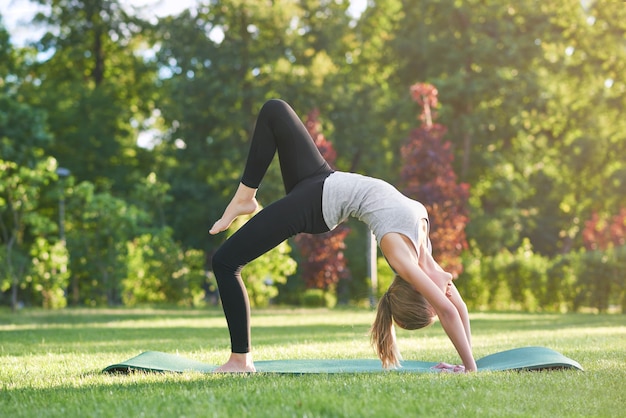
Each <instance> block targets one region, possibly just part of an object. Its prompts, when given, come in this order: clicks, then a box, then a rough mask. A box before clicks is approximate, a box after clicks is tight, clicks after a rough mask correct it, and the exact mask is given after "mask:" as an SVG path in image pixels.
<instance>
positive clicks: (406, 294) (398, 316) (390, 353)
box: [370, 276, 435, 369]
mask: <svg viewBox="0 0 626 418" xmlns="http://www.w3.org/2000/svg"><path fill="white" fill-rule="evenodd" d="M434 320H435V312H434V310H433V308H432V306H431V305H430V303H428V301H427V300H426V298H425V297H424V296H423V295H422V294H421V293H419V292H417V291H416V290H415V289H413V287H412V286H411V284H410V283H408V282H407V281H406V280H404V279H402V278H401V277H400V276H396V277H395V278H394V279H393V282H392V283H391V286H389V289H388V290H387V292H386V293H385V294H384V295H383V297H382V298H381V299H380V301H379V302H378V308H377V311H376V319H375V320H374V323H373V324H372V328H371V330H370V333H371V342H372V345H373V346H374V349H375V350H376V353H377V354H378V357H379V358H380V360H381V361H382V362H383V367H384V368H385V369H389V368H395V367H399V366H400V361H401V360H402V356H401V355H400V351H399V350H398V345H397V343H396V332H395V328H394V325H393V323H394V322H395V323H396V324H397V325H398V326H399V327H400V328H404V329H407V330H415V329H420V328H424V327H427V326H429V325H431V324H432V323H433V321H434Z"/></svg>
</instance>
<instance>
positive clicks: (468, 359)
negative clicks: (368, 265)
mask: <svg viewBox="0 0 626 418" xmlns="http://www.w3.org/2000/svg"><path fill="white" fill-rule="evenodd" d="M381 249H382V252H383V254H384V255H385V257H386V258H387V261H388V262H389V264H390V265H391V267H392V268H393V269H394V270H395V271H396V273H398V275H399V276H400V277H402V278H403V279H404V280H407V281H408V282H409V283H411V284H412V285H413V287H414V288H415V290H416V291H418V292H420V293H421V294H422V295H423V296H424V297H425V298H426V300H428V302H429V303H430V304H431V305H432V307H433V309H434V310H435V312H436V313H437V316H438V317H439V321H440V322H441V325H442V327H443V329H444V330H445V332H446V334H447V335H448V337H449V338H450V340H451V341H452V344H453V345H454V347H455V348H456V350H457V352H458V353H459V356H460V357H461V360H462V361H463V365H464V366H465V370H466V371H475V370H476V362H475V360H474V356H473V354H472V348H471V344H470V341H469V339H468V336H467V333H466V332H467V330H466V326H465V324H464V321H463V319H462V315H461V313H460V312H459V309H458V307H457V306H456V305H455V304H454V303H453V302H452V300H451V299H448V297H447V296H446V295H445V292H444V291H442V289H440V288H439V286H437V285H436V284H435V282H434V281H433V280H431V279H430V278H429V277H428V275H427V274H426V273H425V272H424V271H423V270H422V268H421V267H420V266H419V263H418V255H417V254H416V252H415V250H414V249H413V245H412V244H411V243H410V241H409V240H408V238H406V237H404V236H403V235H401V234H397V233H389V234H387V235H385V236H384V237H383V238H382V240H381ZM457 293H458V292H457ZM459 297H460V295H459Z"/></svg>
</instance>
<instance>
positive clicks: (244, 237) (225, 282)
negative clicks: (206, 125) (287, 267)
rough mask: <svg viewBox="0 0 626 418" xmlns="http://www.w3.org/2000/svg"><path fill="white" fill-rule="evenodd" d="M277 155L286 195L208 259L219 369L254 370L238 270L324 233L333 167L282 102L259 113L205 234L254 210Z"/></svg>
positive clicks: (246, 305) (246, 304)
mask: <svg viewBox="0 0 626 418" xmlns="http://www.w3.org/2000/svg"><path fill="white" fill-rule="evenodd" d="M276 151H278V156H279V161H280V167H281V172H282V177H283V183H284V186H285V191H286V192H287V196H285V197H284V198H283V199H281V200H279V201H277V202H275V203H273V204H271V205H269V206H268V207H266V208H265V209H263V210H262V211H261V212H259V213H258V214H257V215H256V216H254V217H253V218H252V219H251V220H250V221H248V222H247V223H246V224H245V225H244V226H243V227H241V228H240V229H239V230H238V231H237V232H236V233H235V234H233V235H232V236H231V237H230V238H229V239H228V240H227V241H226V242H225V243H224V244H223V245H222V246H221V247H220V248H219V249H218V251H217V252H216V253H215V255H214V256H213V272H214V273H215V277H216V279H217V283H218V287H219V291H220V297H221V299H222V306H223V308H224V314H225V316H226V321H227V323H228V328H229V332H230V336H231V350H232V354H231V359H230V360H229V361H228V362H227V363H226V364H225V365H224V366H222V367H221V368H220V369H218V371H253V370H254V365H253V363H252V359H251V356H249V352H250V305H249V300H248V295H247V292H246V288H245V285H244V283H243V281H242V279H241V270H242V269H243V267H244V266H245V265H246V264H247V263H249V262H250V261H252V260H254V259H255V258H257V257H259V256H260V255H262V254H264V253H265V252H267V251H269V250H271V249H272V248H274V247H276V246H277V245H278V244H280V243H281V242H283V241H284V240H286V239H287V238H289V237H291V236H293V235H296V234H297V233H300V232H309V233H321V232H326V231H328V227H327V226H326V224H325V223H324V220H323V216H322V210H321V200H322V199H321V197H322V188H323V184H324V179H325V178H326V177H327V176H328V175H330V173H332V169H331V168H330V166H329V165H328V163H327V162H326V161H325V160H324V158H323V157H322V155H321V154H320V152H319V151H318V149H317V147H316V145H315V143H314V142H313V140H312V138H311V136H310V135H309V133H308V132H307V130H306V128H305V126H304V125H303V124H302V122H301V121H300V119H299V118H298V116H297V115H296V113H295V112H294V111H293V109H291V107H289V105H288V104H287V103H285V102H284V101H282V100H270V101H268V102H267V103H265V105H264V106H263V108H262V109H261V111H260V112H259V117H258V119H257V124H256V126H255V130H254V134H253V137H252V143H251V146H250V152H249V154H248V159H247V162H246V167H245V170H244V174H243V176H242V180H241V184H240V185H239V188H238V189H237V192H236V193H235V196H234V197H233V200H232V201H231V203H230V204H229V206H228V207H227V209H226V211H225V212H224V215H223V216H222V218H221V219H220V220H218V221H217V222H216V223H215V225H214V226H213V228H211V230H210V231H209V232H210V233H212V234H215V233H218V232H220V231H223V230H225V229H226V228H228V226H229V225H230V224H231V222H232V221H233V220H234V219H235V218H236V217H237V216H239V215H242V214H244V213H252V212H253V211H254V210H255V209H256V207H257V204H256V199H255V194H256V189H257V188H258V187H259V185H260V183H261V180H262V179H263V177H264V175H265V173H266V171H267V169H268V167H269V165H270V163H271V162H272V160H273V158H274V155H275V154H276Z"/></svg>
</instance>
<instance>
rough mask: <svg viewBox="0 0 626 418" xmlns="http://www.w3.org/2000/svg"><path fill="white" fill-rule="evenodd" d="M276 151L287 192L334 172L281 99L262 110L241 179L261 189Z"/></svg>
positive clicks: (267, 104) (302, 125) (268, 104)
mask: <svg viewBox="0 0 626 418" xmlns="http://www.w3.org/2000/svg"><path fill="white" fill-rule="evenodd" d="M276 150H278V158H279V161H280V170H281V173H282V177H283V184H284V186H285V192H286V193H289V192H290V191H291V190H292V189H293V188H294V187H295V185H296V184H298V183H299V182H300V181H302V180H303V179H305V178H307V177H310V176H314V175H316V174H322V173H323V172H328V173H330V172H332V169H331V168H330V166H329V165H328V163H327V162H326V160H324V157H322V155H321V154H320V152H319V150H318V149H317V146H316V145H315V142H314V141H313V139H312V138H311V135H309V132H308V131H307V130H306V127H305V126H304V124H303V123H302V121H301V120H300V118H299V117H298V115H296V112H294V110H293V109H292V108H291V107H290V106H289V105H288V104H287V103H286V102H284V101H282V100H278V99H274V100H269V101H267V102H266V103H265V104H264V105H263V107H262V108H261V111H260V112H259V116H258V118H257V122H256V126H255V127H254V134H253V135H252V143H251V144H250V151H249V153H248V160H247V162H246V168H245V170H244V173H243V177H242V178H241V182H242V183H243V184H245V185H246V186H248V187H250V188H253V189H256V188H258V187H259V185H260V184H261V180H262V179H263V176H264V175H265V172H266V171H267V168H268V167H269V165H270V163H271V162H272V159H273V158H274V154H275V153H276Z"/></svg>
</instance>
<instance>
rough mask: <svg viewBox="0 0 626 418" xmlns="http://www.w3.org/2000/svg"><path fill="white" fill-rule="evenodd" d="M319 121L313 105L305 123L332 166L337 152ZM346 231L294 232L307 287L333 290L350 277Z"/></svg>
mask: <svg viewBox="0 0 626 418" xmlns="http://www.w3.org/2000/svg"><path fill="white" fill-rule="evenodd" d="M320 125H321V124H320V122H319V110H317V109H314V110H312V111H311V112H309V114H308V115H307V118H306V120H305V126H306V128H307V131H308V132H309V134H310V135H311V137H312V138H313V140H314V142H315V145H316V146H317V148H318V149H319V150H320V153H321V154H322V156H323V157H324V158H325V159H326V161H328V163H329V164H330V165H331V166H332V165H333V164H334V162H335V159H336V155H337V154H336V152H335V150H334V148H333V145H332V143H330V142H329V141H327V140H326V138H325V137H324V135H323V134H322V132H321V126H320ZM348 233H350V228H348V227H347V226H345V225H339V226H338V227H337V228H335V229H334V230H332V231H330V232H327V233H325V234H321V235H310V234H300V235H298V236H296V238H295V242H296V245H297V246H298V248H299V250H300V253H301V254H302V261H301V262H300V266H301V268H302V280H303V281H304V283H305V286H306V287H307V288H309V289H322V290H324V291H328V290H334V289H335V287H336V285H337V283H338V282H339V281H340V280H345V279H348V278H349V277H350V270H349V269H348V267H347V263H346V259H345V257H344V253H343V250H344V249H345V243H344V239H345V238H346V236H347V235H348Z"/></svg>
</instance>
